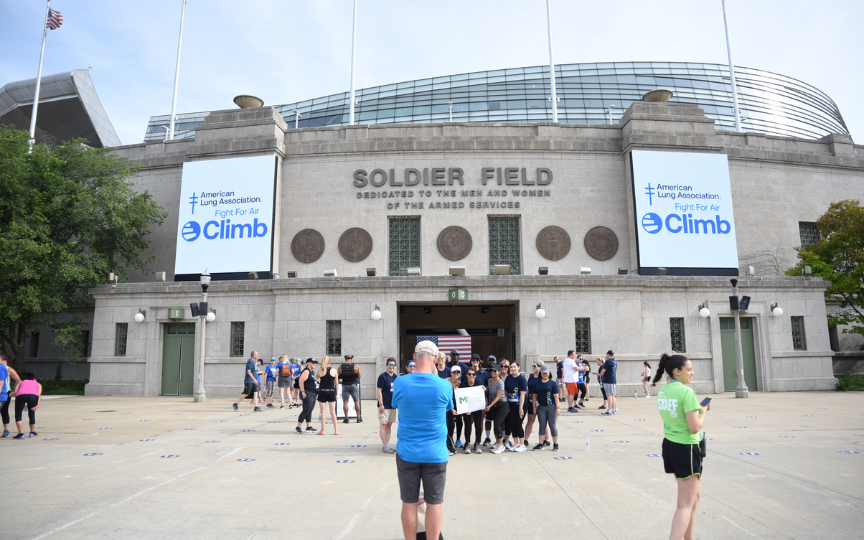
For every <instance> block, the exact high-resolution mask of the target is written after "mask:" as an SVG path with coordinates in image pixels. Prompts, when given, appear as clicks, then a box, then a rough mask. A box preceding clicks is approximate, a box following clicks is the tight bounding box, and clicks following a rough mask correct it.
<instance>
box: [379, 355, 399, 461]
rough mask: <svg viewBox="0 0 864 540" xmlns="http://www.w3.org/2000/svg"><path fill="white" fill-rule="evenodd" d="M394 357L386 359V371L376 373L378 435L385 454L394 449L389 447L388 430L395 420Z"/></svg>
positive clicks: (390, 452) (391, 427) (395, 376)
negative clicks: (379, 425) (379, 373)
mask: <svg viewBox="0 0 864 540" xmlns="http://www.w3.org/2000/svg"><path fill="white" fill-rule="evenodd" d="M397 377H398V375H396V359H395V358H393V357H392V356H391V357H390V358H388V359H387V371H385V372H384V373H382V374H381V375H378V382H377V384H376V385H375V386H376V390H375V391H376V392H377V393H378V423H379V424H381V427H379V428H378V435H379V436H380V437H381V442H382V443H384V448H383V449H382V451H383V452H384V453H385V454H394V453H396V450H393V449H392V448H390V430H391V429H393V422H395V421H396V409H395V408H393V385H394V384H395V382H396V378H397Z"/></svg>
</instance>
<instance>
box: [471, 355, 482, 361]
mask: <svg viewBox="0 0 864 540" xmlns="http://www.w3.org/2000/svg"><path fill="white" fill-rule="evenodd" d="M474 360H480V355H479V354H472V355H471V361H472V362H473V361H474Z"/></svg>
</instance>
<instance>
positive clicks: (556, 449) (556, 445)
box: [552, 442, 558, 452]
mask: <svg viewBox="0 0 864 540" xmlns="http://www.w3.org/2000/svg"><path fill="white" fill-rule="evenodd" d="M552 450H553V451H554V452H557V451H558V443H557V442H556V443H555V445H554V446H552Z"/></svg>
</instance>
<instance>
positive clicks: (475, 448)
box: [474, 445, 483, 454]
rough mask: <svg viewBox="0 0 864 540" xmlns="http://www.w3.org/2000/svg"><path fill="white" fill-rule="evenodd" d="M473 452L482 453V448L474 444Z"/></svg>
mask: <svg viewBox="0 0 864 540" xmlns="http://www.w3.org/2000/svg"><path fill="white" fill-rule="evenodd" d="M474 453H475V454H482V453H483V449H482V448H480V447H479V446H477V445H474Z"/></svg>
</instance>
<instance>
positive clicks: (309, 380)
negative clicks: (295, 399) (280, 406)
mask: <svg viewBox="0 0 864 540" xmlns="http://www.w3.org/2000/svg"><path fill="white" fill-rule="evenodd" d="M316 363H317V362H316V361H315V359H314V358H307V359H306V367H305V368H304V369H303V371H302V372H301V373H300V379H299V386H300V399H302V400H303V411H301V412H300V416H299V417H298V418H297V427H296V428H295V429H294V431H296V432H297V433H299V434H301V435H302V434H303V433H315V428H313V427H312V411H313V410H315V398H316V397H317V396H318V384H317V383H316V381H315V373H314V372H313V370H314V369H315V364H316ZM304 421H305V422H306V431H305V432H304V431H303V430H302V429H301V428H300V426H301V424H303V422H304Z"/></svg>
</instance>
